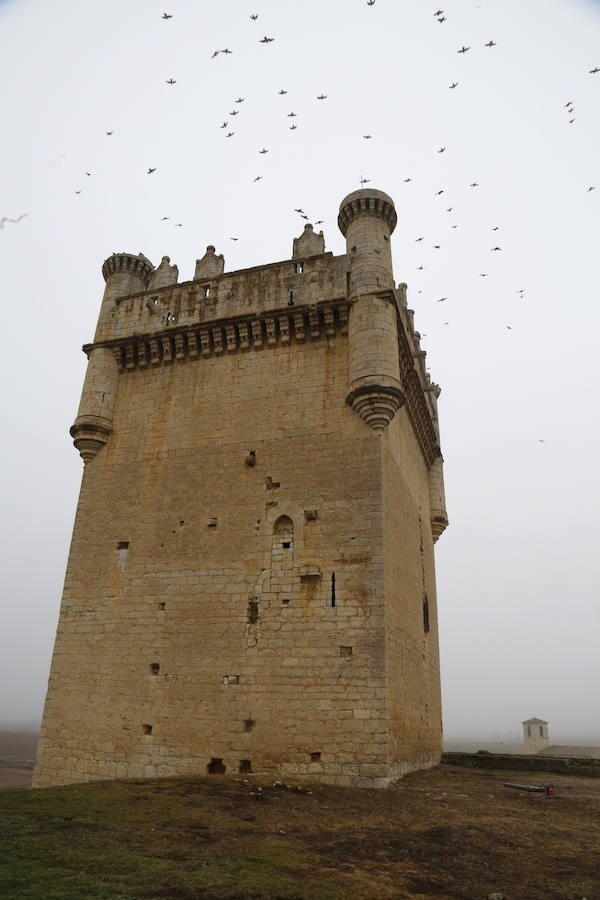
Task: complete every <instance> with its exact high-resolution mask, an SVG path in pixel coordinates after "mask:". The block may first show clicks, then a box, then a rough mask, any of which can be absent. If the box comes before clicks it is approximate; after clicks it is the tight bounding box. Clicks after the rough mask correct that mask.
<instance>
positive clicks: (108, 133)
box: [106, 131, 114, 137]
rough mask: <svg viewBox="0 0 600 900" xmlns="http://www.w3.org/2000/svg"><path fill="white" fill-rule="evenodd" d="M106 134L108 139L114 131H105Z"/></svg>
mask: <svg viewBox="0 0 600 900" xmlns="http://www.w3.org/2000/svg"><path fill="white" fill-rule="evenodd" d="M106 133H107V135H108V136H109V137H110V135H111V134H114V131H107V132H106Z"/></svg>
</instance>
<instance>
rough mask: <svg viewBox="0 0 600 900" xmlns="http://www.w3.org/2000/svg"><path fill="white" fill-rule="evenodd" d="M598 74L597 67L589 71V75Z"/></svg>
mask: <svg viewBox="0 0 600 900" xmlns="http://www.w3.org/2000/svg"><path fill="white" fill-rule="evenodd" d="M598 72H600V69H599V68H598V66H594V68H593V69H590V75H597V74H598Z"/></svg>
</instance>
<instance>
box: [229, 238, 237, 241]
mask: <svg viewBox="0 0 600 900" xmlns="http://www.w3.org/2000/svg"><path fill="white" fill-rule="evenodd" d="M229 240H230V241H239V238H229Z"/></svg>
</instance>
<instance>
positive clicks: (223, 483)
mask: <svg viewBox="0 0 600 900" xmlns="http://www.w3.org/2000/svg"><path fill="white" fill-rule="evenodd" d="M338 224H339V227H340V229H341V231H342V233H343V235H344V236H345V238H346V242H347V252H346V253H345V254H342V255H340V256H333V255H332V254H331V253H326V252H325V244H324V239H323V235H322V233H320V234H316V233H315V232H314V231H313V230H312V227H311V226H310V225H307V226H306V227H305V229H304V233H303V235H302V236H301V237H299V238H297V239H296V240H294V245H293V256H292V259H290V260H285V261H284V262H276V263H272V264H270V265H264V266H258V267H256V268H251V269H244V270H240V271H235V272H224V261H223V257H222V256H219V255H217V254H216V253H215V249H214V247H208V249H207V251H206V255H205V256H204V257H203V258H202V259H201V260H198V262H197V264H196V271H195V277H194V279H193V281H189V282H185V283H182V284H178V283H177V277H178V273H177V268H176V266H172V265H170V261H169V258H168V257H164V258H163V261H162V263H161V264H160V265H159V266H158V268H156V269H154V267H153V266H152V264H151V263H150V262H149V260H148V259H146V258H145V257H144V256H143V255H141V254H140V255H139V256H133V255H131V254H128V253H117V254H114V255H113V256H111V257H109V258H108V259H107V260H106V262H105V263H104V265H103V268H102V273H103V275H104V278H105V281H106V289H105V291H104V297H103V300H102V306H101V309H100V315H99V319H98V327H97V330H96V334H95V336H94V341H93V343H92V344H88V345H86V346H85V347H84V350H85V352H86V354H87V357H88V367H87V374H86V378H85V383H84V387H83V393H82V397H81V404H80V407H79V411H78V414H77V418H76V419H75V423H74V425H73V427H72V428H71V434H72V436H73V439H74V443H75V446H76V447H77V449H78V450H79V452H80V454H81V456H82V457H83V459H84V462H85V468H84V473H83V481H82V485H81V493H80V497H79V503H78V507H77V515H76V519H75V527H74V530H73V538H72V543H71V549H70V554H69V561H68V566H67V573H66V579H65V587H64V595H63V599H62V606H61V610H60V620H59V624H58V630H57V635H56V643H55V647H54V655H53V660H52V668H51V671H50V679H49V684H48V693H47V698H46V705H45V710H44V718H43V723H42V735H41V740H40V744H39V751H38V760H37V766H36V770H35V776H34V784H35V785H36V786H38V787H39V786H46V785H53V784H65V783H69V782H80V781H92V780H98V779H111V778H136V777H154V776H165V775H205V774H207V773H211V772H226V773H227V774H237V773H238V772H250V771H252V772H261V773H272V774H273V775H277V776H280V777H302V776H304V777H309V778H312V779H316V780H321V781H325V782H329V783H334V784H352V785H358V786H369V787H371V786H376V787H384V786H386V785H387V784H388V783H389V782H390V781H391V780H393V779H394V778H397V777H399V776H401V775H402V774H404V773H406V772H408V771H410V770H411V769H416V768H421V767H427V766H431V765H434V764H435V763H437V762H438V760H439V757H440V751H441V744H442V725H441V705H440V674H439V658H438V635H437V612H436V593H435V572H434V548H433V545H434V543H435V541H436V540H437V538H438V537H439V535H440V534H441V533H442V531H443V530H444V528H445V527H446V525H447V517H446V511H445V502H444V491H443V479H442V457H441V453H440V446H439V431H438V417H437V397H438V394H439V388H438V387H437V386H436V385H435V384H433V383H432V382H431V380H430V378H429V375H428V373H427V371H426V369H425V359H424V358H425V351H423V350H421V349H420V346H419V334H418V332H416V331H415V330H414V327H413V311H412V310H410V309H408V308H407V303H406V286H405V285H403V284H401V285H400V286H399V287H398V288H396V287H395V284H394V278H393V272H392V260H391V252H390V235H391V233H392V232H393V230H394V227H395V224H396V212H395V209H394V204H393V201H392V200H391V198H390V197H388V196H387V194H384V193H383V192H381V191H377V190H360V191H356V192H354V193H352V194H350V195H349V196H348V197H346V198H345V199H344V201H343V202H342V204H341V206H340V211H339V218H338Z"/></svg>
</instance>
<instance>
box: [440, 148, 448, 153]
mask: <svg viewBox="0 0 600 900" xmlns="http://www.w3.org/2000/svg"><path fill="white" fill-rule="evenodd" d="M445 149H446V148H445V147H440V149H439V150H438V153H443V152H444V150H445Z"/></svg>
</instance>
